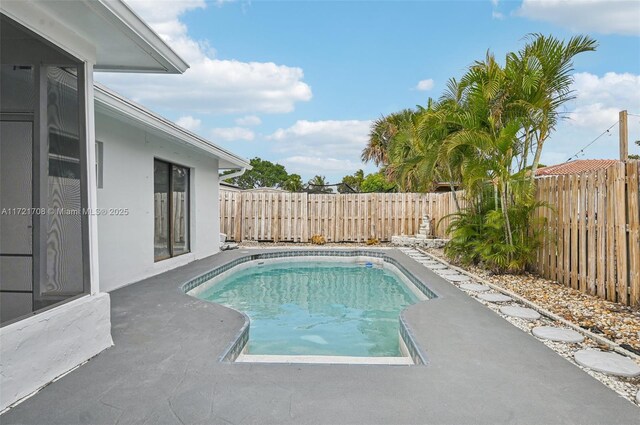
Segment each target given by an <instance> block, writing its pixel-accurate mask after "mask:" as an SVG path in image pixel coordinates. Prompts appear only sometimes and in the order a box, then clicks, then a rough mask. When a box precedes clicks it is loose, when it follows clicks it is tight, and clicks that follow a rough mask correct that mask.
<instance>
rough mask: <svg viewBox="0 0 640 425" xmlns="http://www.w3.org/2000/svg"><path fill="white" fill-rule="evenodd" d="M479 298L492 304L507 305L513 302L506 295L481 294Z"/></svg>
mask: <svg viewBox="0 0 640 425" xmlns="http://www.w3.org/2000/svg"><path fill="white" fill-rule="evenodd" d="M478 298H480V299H481V300H484V301H489V302H490V303H505V302H507V301H512V299H511V297H509V296H507V295H504V294H497V293H493V292H492V293H490V294H480V295H478Z"/></svg>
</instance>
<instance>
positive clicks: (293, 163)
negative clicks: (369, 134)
mask: <svg viewBox="0 0 640 425" xmlns="http://www.w3.org/2000/svg"><path fill="white" fill-rule="evenodd" d="M278 163H280V164H282V165H284V166H285V168H286V169H287V171H288V172H290V173H297V174H301V175H311V174H313V175H315V174H322V175H327V174H328V175H330V177H331V174H333V173H337V175H345V174H353V173H354V172H355V171H356V170H358V169H360V168H363V166H362V164H361V163H360V162H359V161H358V162H356V161H351V160H348V159H335V158H317V157H311V156H290V157H288V158H284V159H281V160H278ZM330 183H334V181H332V180H330Z"/></svg>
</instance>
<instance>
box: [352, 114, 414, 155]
mask: <svg viewBox="0 0 640 425" xmlns="http://www.w3.org/2000/svg"><path fill="white" fill-rule="evenodd" d="M412 114H413V111H412V110H411V109H404V110H402V111H400V112H395V113H392V114H389V115H387V116H381V117H380V118H378V119H376V120H375V121H374V122H373V123H372V124H371V130H370V132H369V141H368V143H367V146H366V147H365V148H364V149H363V150H362V155H361V158H362V161H363V162H365V163H366V162H370V161H372V162H373V163H374V164H375V165H376V166H377V167H379V166H384V165H386V164H387V161H388V149H389V144H390V142H391V140H392V139H393V138H394V137H395V136H396V134H397V133H398V131H399V129H400V127H401V126H402V123H403V122H405V121H406V120H407V119H409V117H410V116H411V115H412Z"/></svg>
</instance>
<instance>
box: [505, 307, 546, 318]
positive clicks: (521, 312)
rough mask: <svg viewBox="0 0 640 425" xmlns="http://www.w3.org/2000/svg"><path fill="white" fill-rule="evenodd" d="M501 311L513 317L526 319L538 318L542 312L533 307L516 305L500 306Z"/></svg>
mask: <svg viewBox="0 0 640 425" xmlns="http://www.w3.org/2000/svg"><path fill="white" fill-rule="evenodd" d="M500 313H502V314H506V315H507V316H511V317H518V318H520V319H525V320H537V319H539V318H540V313H538V312H537V311H535V310H534V309H531V308H526V307H518V306H515V305H509V306H505V307H500Z"/></svg>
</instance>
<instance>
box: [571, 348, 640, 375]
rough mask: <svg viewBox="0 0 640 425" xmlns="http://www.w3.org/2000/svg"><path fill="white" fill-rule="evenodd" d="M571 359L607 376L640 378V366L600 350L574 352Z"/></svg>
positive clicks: (616, 354)
mask: <svg viewBox="0 0 640 425" xmlns="http://www.w3.org/2000/svg"><path fill="white" fill-rule="evenodd" d="M573 357H574V359H575V360H576V362H577V363H578V364H579V365H581V366H584V367H588V368H589V369H591V370H595V371H597V372H602V373H606V374H607V375H616V376H627V377H634V376H640V366H638V364H637V363H636V362H634V361H633V360H631V359H630V358H628V357H625V356H622V355H620V354H618V353H614V352H606V351H600V350H580V351H576V353H575V354H574V355H573Z"/></svg>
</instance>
